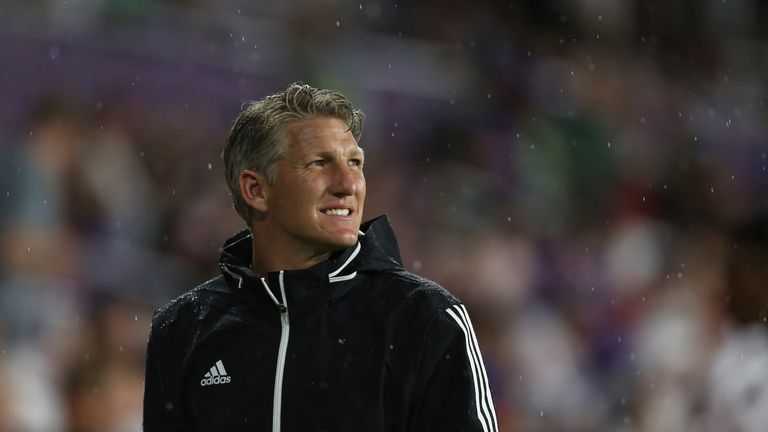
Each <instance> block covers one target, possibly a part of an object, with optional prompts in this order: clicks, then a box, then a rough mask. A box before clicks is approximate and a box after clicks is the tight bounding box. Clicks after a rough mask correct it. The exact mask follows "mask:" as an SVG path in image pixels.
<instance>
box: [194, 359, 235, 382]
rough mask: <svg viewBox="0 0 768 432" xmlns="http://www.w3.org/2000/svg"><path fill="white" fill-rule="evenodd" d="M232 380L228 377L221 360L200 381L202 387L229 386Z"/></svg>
mask: <svg viewBox="0 0 768 432" xmlns="http://www.w3.org/2000/svg"><path fill="white" fill-rule="evenodd" d="M231 380H232V377H231V376H229V375H227V371H226V370H225V369H224V363H222V362H221V360H219V361H217V362H216V364H215V365H213V366H211V370H209V371H208V372H206V373H205V376H204V377H203V379H201V380H200V386H201V387H205V386H207V385H212V384H228V383H229V382H230V381H231Z"/></svg>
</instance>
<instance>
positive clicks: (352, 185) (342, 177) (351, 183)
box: [331, 164, 361, 197]
mask: <svg viewBox="0 0 768 432" xmlns="http://www.w3.org/2000/svg"><path fill="white" fill-rule="evenodd" d="M360 175H361V174H360V173H358V172H356V171H355V170H354V168H353V167H350V166H349V165H347V164H339V166H338V168H337V169H336V170H334V176H333V182H332V183H331V193H332V194H333V195H335V196H337V197H345V196H350V195H354V194H355V192H357V184H358V181H359V177H360Z"/></svg>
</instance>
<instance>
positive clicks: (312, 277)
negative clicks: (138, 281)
mask: <svg viewBox="0 0 768 432" xmlns="http://www.w3.org/2000/svg"><path fill="white" fill-rule="evenodd" d="M250 247H251V238H250V233H249V232H247V231H244V232H241V233H239V234H238V235H236V236H234V237H233V238H232V239H230V240H228V241H227V243H225V246H224V248H223V250H222V257H221V260H220V268H221V271H222V274H221V275H220V276H218V277H216V278H214V279H212V280H210V281H208V282H206V283H204V284H202V285H200V286H199V287H197V288H195V289H194V290H192V291H190V292H188V293H186V294H184V295H182V296H180V297H179V298H177V299H176V300H174V301H172V302H171V303H169V304H168V305H166V306H165V307H163V308H161V309H160V310H158V311H157V312H156V314H155V316H154V318H153V325H152V332H151V335H150V341H149V344H148V355H147V375H146V384H145V400H144V428H145V430H146V431H154V430H158V431H159V430H163V431H168V430H199V431H207V430H233V431H234V430H254V429H256V430H269V429H271V430H284V431H290V430H296V431H303V430H328V431H331V430H333V431H346V430H348V431H363V430H371V431H374V430H375V431H385V430H386V431H416V430H447V431H451V430H456V431H458V430H467V431H474V430H477V431H493V430H496V429H497V426H496V419H495V413H494V412H493V403H492V401H491V398H490V389H489V388H488V380H487V377H486V375H485V369H484V366H483V362H482V357H481V356H480V352H479V350H478V349H477V341H476V338H475V335H474V331H473V330H472V325H471V322H470V321H469V316H468V315H467V313H466V310H465V308H464V306H463V305H461V303H460V302H459V301H458V300H457V299H456V298H455V297H454V296H452V295H451V294H450V293H449V292H448V291H446V290H445V289H444V288H442V287H441V286H439V285H438V284H436V283H434V282H432V281H430V280H427V279H424V278H422V277H420V276H417V275H414V274H412V273H409V272H407V271H406V270H405V269H404V268H403V266H402V264H401V260H400V255H399V251H398V249H397V244H396V241H395V238H394V235H393V234H392V232H391V228H390V226H389V222H388V221H387V220H386V218H384V217H381V218H377V219H375V220H373V221H370V222H367V223H365V224H364V225H363V226H362V227H361V233H360V236H359V241H358V243H357V244H356V245H354V246H352V247H350V248H347V249H345V250H344V251H341V252H339V253H337V254H334V255H333V256H332V257H331V258H330V259H329V260H327V261H325V262H323V263H320V264H318V265H316V266H313V267H311V268H309V269H306V270H300V271H281V272H275V273H270V274H268V275H267V276H266V277H265V278H261V277H258V276H257V275H255V274H253V272H251V271H250V269H249V268H248V265H249V259H250Z"/></svg>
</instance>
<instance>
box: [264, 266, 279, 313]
mask: <svg viewBox="0 0 768 432" xmlns="http://www.w3.org/2000/svg"><path fill="white" fill-rule="evenodd" d="M282 275H283V272H280V276H281V277H282ZM259 280H260V281H261V284H262V285H264V290H265V291H267V294H269V297H270V298H271V299H272V301H273V302H275V304H276V305H277V307H283V305H281V304H280V302H279V301H277V298H275V295H274V294H272V291H271V290H270V289H269V285H267V281H266V280H265V279H264V278H259Z"/></svg>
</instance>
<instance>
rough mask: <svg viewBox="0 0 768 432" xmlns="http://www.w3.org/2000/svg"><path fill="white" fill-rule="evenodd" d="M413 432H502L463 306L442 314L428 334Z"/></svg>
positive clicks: (412, 427)
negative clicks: (428, 431) (500, 431)
mask: <svg viewBox="0 0 768 432" xmlns="http://www.w3.org/2000/svg"><path fill="white" fill-rule="evenodd" d="M417 373H418V374H419V375H421V376H422V377H424V378H423V379H424V381H423V382H422V384H421V385H420V386H419V387H420V390H421V391H420V394H419V396H417V398H416V400H415V403H414V406H413V409H412V412H411V415H410V421H409V422H408V423H409V428H408V430H409V431H425V430H439V431H480V432H498V424H497V421H496V411H495V409H494V406H493V400H492V399H491V391H490V388H489V386H488V376H487V374H486V372H485V366H484V364H483V357H482V356H481V355H480V349H479V347H478V344H477V338H476V337H475V332H474V329H473V328H472V322H471V321H470V320H469V315H468V314H467V310H466V309H465V308H464V305H461V304H458V305H453V306H451V307H449V308H448V309H446V310H445V311H443V312H442V313H440V314H438V316H436V317H435V318H434V319H433V320H432V322H431V323H430V324H429V326H428V328H427V333H426V336H425V341H424V344H423V350H422V353H421V356H420V359H419V362H418V367H417Z"/></svg>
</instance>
